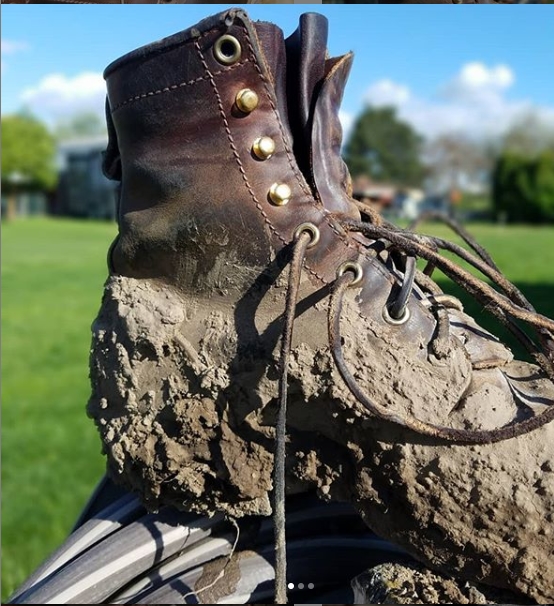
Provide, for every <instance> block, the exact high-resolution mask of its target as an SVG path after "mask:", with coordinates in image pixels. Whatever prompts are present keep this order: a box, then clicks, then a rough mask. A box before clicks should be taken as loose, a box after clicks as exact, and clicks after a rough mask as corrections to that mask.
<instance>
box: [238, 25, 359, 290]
mask: <svg viewBox="0 0 554 606" xmlns="http://www.w3.org/2000/svg"><path fill="white" fill-rule="evenodd" d="M243 29H244V32H245V36H246V40H247V43H248V48H249V50H250V53H251V56H252V62H253V64H254V66H255V68H256V71H257V72H258V75H259V76H260V79H261V80H262V82H263V83H264V88H265V89H266V93H267V94H268V97H269V102H270V103H271V107H272V109H273V112H274V113H275V116H276V118H277V122H278V123H279V129H280V130H281V136H282V138H283V142H284V145H285V150H286V152H287V157H288V159H289V164H290V167H291V169H292V171H293V172H294V175H295V177H296V179H297V181H298V183H299V184H300V186H301V187H302V189H303V190H304V192H305V193H306V194H307V195H308V198H309V199H310V204H311V205H312V206H313V207H314V208H316V209H317V210H318V211H320V212H321V213H322V214H323V218H324V220H325V222H326V223H327V225H328V226H329V227H330V228H331V230H332V231H333V232H334V233H335V235H336V236H337V237H338V238H339V240H341V241H342V242H343V243H344V244H345V245H346V246H347V247H348V248H351V249H352V250H354V251H356V252H357V254H361V255H363V256H364V257H366V256H367V255H366V251H365V249H363V247H362V245H361V244H360V245H358V243H356V244H353V243H352V242H351V241H350V240H349V239H348V238H347V236H345V235H344V234H341V232H340V231H338V229H337V228H336V227H335V226H334V225H333V223H332V222H331V219H330V218H329V216H328V215H327V213H326V212H325V207H323V209H322V208H320V207H319V206H318V204H317V202H316V200H315V199H314V196H313V194H312V192H311V191H310V190H309V189H306V186H305V185H304V183H303V181H304V179H303V177H301V176H300V175H299V174H298V169H297V168H296V166H295V163H294V162H293V161H292V158H291V153H292V152H291V150H290V148H289V146H288V145H287V140H286V135H285V129H284V126H283V123H282V122H281V118H280V116H279V112H278V110H277V107H276V106H275V104H274V103H273V100H272V99H271V95H270V92H269V91H268V85H267V80H266V78H265V77H264V75H263V73H262V71H261V68H260V66H259V65H258V60H257V58H256V53H255V52H254V48H253V47H252V44H251V42H250V37H249V34H248V30H247V29H246V27H244V26H243ZM367 258H368V259H370V258H369V257H367ZM306 267H307V266H306ZM310 271H311V270H310ZM312 273H313V272H312ZM316 275H317V274H316ZM318 277H320V276H318ZM321 279H323V278H321ZM324 282H326V280H324Z"/></svg>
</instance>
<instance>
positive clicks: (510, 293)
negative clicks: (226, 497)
mask: <svg viewBox="0 0 554 606" xmlns="http://www.w3.org/2000/svg"><path fill="white" fill-rule="evenodd" d="M355 204H356V205H357V206H358V208H359V210H360V211H361V214H362V217H364V216H365V217H366V220H362V221H355V220H352V219H350V218H345V217H340V216H337V215H335V216H334V218H335V219H336V220H337V221H338V222H339V223H340V225H341V226H342V227H343V229H344V230H345V231H347V232H358V233H361V234H363V235H364V236H366V237H368V238H370V239H371V240H372V241H373V244H372V248H371V249H369V248H368V249H367V252H368V254H371V255H374V256H377V255H378V254H379V253H380V252H382V251H384V250H387V252H388V253H389V256H390V257H391V258H392V259H394V261H395V267H397V268H398V267H399V268H400V269H401V275H400V277H399V281H400V286H399V288H398V292H397V294H396V296H395V297H394V299H393V301H392V303H391V304H389V305H388V306H387V307H386V309H384V310H383V314H384V316H385V318H386V319H387V320H388V321H390V322H391V323H393V324H403V323H404V322H406V321H408V320H409V309H408V300H409V298H410V296H411V295H412V292H413V290H414V288H415V287H416V286H417V287H418V288H419V289H420V291H422V292H424V293H425V297H424V298H423V299H422V300H421V303H422V304H424V305H425V306H426V307H428V308H429V310H430V311H431V312H432V313H433V315H434V317H435V319H436V321H437V330H436V334H435V335H434V338H433V340H432V342H431V348H432V352H433V353H434V355H435V356H437V357H439V358H440V357H445V356H446V355H448V352H449V348H448V343H449V340H450V332H449V331H450V322H449V319H448V309H449V308H455V309H459V310H461V309H462V306H461V303H460V301H459V300H458V299H456V298H455V297H453V296H451V295H448V294H445V293H443V292H442V290H441V289H440V288H439V286H438V285H437V284H436V283H435V282H434V281H433V280H432V279H431V276H432V274H433V271H434V270H435V268H438V269H440V270H441V271H442V272H443V273H444V274H445V275H446V276H448V277H449V278H451V279H452V280H453V281H454V282H455V283H456V284H458V285H460V286H461V287H462V288H464V290H466V291H467V292H468V293H470V294H471V295H472V296H473V297H474V298H475V299H477V300H478V301H479V302H480V303H482V305H483V307H484V308H485V309H487V310H488V311H489V312H490V313H492V314H493V315H494V316H495V317H496V318H497V319H498V320H499V321H500V322H502V323H503V324H505V325H506V326H507V328H508V329H509V330H510V331H511V332H512V333H513V334H514V335H515V337H516V338H517V339H518V340H519V341H520V342H521V344H522V345H523V346H524V347H525V348H526V350H527V351H528V352H529V353H530V355H531V356H532V357H533V359H534V360H535V361H536V362H537V364H538V365H539V366H540V368H541V369H542V370H543V371H544V373H545V375H546V376H547V377H548V378H549V379H550V380H551V381H553V382H554V321H552V320H551V319H549V318H547V317H545V316H543V315H541V314H539V313H537V312H536V311H535V309H534V308H533V306H532V305H531V304H530V303H529V301H527V299H526V298H525V297H524V295H523V294H522V293H521V291H520V290H519V289H518V288H516V287H515V286H514V285H513V284H512V283H511V282H510V281H509V280H508V279H507V278H506V277H505V276H504V275H503V274H502V273H501V272H500V271H499V269H498V267H497V266H496V265H495V263H494V261H493V260H492V258H491V257H490V255H489V254H488V252H487V251H486V250H485V249H484V248H483V247H482V246H480V245H479V244H478V243H477V242H476V241H475V240H474V239H473V238H472V237H471V236H470V235H469V233H468V232H467V231H466V230H465V229H464V228H463V227H462V226H461V225H459V224H458V223H457V222H455V221H454V220H452V219H451V218H449V217H447V216H445V215H442V214H434V213H427V214H425V215H422V216H421V217H420V218H419V219H418V220H416V221H415V222H413V223H412V224H411V225H410V226H409V227H408V228H407V229H401V228H399V227H397V226H395V225H393V224H391V223H389V222H387V221H384V220H383V219H382V218H381V217H380V216H379V215H378V214H377V213H376V212H375V211H373V210H372V209H371V208H370V207H368V206H366V205H364V204H363V203H361V202H357V201H355ZM429 218H433V219H439V220H441V221H443V222H444V223H446V224H447V225H448V226H449V227H450V228H451V229H452V230H453V231H455V232H456V233H457V234H458V235H459V236H460V237H461V238H462V239H463V240H464V242H465V243H466V244H467V245H468V246H469V248H470V249H472V251H473V253H475V254H472V253H471V252H469V251H468V250H466V249H465V248H463V247H461V246H459V245H457V244H455V243H452V242H449V241H447V240H444V239H442V238H439V237H434V236H427V235H420V234H417V233H415V232H414V229H415V227H416V226H417V224H418V223H419V222H420V221H422V220H425V219H429ZM302 227H303V226H301V228H302ZM308 227H309V226H306V228H303V229H301V228H299V229H298V230H297V231H296V234H295V237H294V239H293V242H292V256H291V259H290V270H289V278H288V289H287V296H286V306H285V316H284V319H285V322H284V328H283V336H282V340H281V352H280V362H279V396H278V401H279V411H278V418H277V426H276V445H275V464H274V524H275V561H276V567H275V588H276V591H275V603H277V604H286V603H287V602H286V600H287V585H286V542H285V443H286V407H287V376H288V366H289V357H290V351H291V342H292V334H293V326H294V318H295V313H296V304H297V300H298V290H299V284H300V277H301V273H302V267H303V262H304V258H305V255H306V251H307V250H308V248H309V247H310V246H312V245H314V244H315V243H316V240H317V238H315V235H314V234H315V233H316V232H315V231H314V230H310V229H308ZM375 241H376V242H378V243H379V245H378V246H375ZM440 250H443V251H447V252H450V253H453V254H454V255H457V256H458V257H459V258H460V259H463V260H464V261H465V262H467V263H468V264H469V265H470V266H472V267H474V268H475V269H477V270H479V271H480V272H481V274H482V275H483V276H485V277H486V278H488V279H489V280H490V281H491V282H492V283H493V284H495V285H496V286H497V287H498V288H499V289H500V290H497V289H495V288H493V287H492V286H490V285H489V284H487V283H486V282H484V281H483V280H482V279H479V278H477V277H475V276H474V275H473V274H471V273H470V272H468V271H467V270H465V269H463V268H462V267H460V266H459V265H458V264H456V263H455V262H453V261H451V260H450V259H448V258H447V257H445V256H444V255H442V254H441V253H440V252H439V251H440ZM418 258H421V259H424V260H426V261H427V265H426V266H425V268H424V269H423V270H419V269H417V267H416V260H417V259H418ZM361 282H362V268H361V266H360V265H359V264H358V263H356V262H347V263H345V264H343V265H342V266H341V267H340V268H339V270H338V271H337V278H336V280H335V283H334V285H333V289H332V294H331V299H330V303H329V312H328V330H329V344H330V347H331V352H332V355H333V359H334V361H335V364H336V365H337V369H338V370H339V373H340V375H341V376H342V378H343V380H344V382H345V383H346V385H347V386H348V388H349V390H350V392H351V393H352V395H353V396H354V397H355V398H356V399H357V400H358V401H359V402H360V403H361V404H362V405H363V406H365V407H366V408H367V410H369V412H370V413H372V414H373V415H375V416H376V417H378V418H380V419H383V420H384V421H387V422H390V423H393V424H397V425H401V426H403V427H405V428H407V429H409V430H412V431H414V432H415V433H417V434H421V435H424V436H431V437H434V438H436V439H437V440H438V441H445V442H454V443H465V444H487V443H489V444H490V443H495V442H499V441H502V440H506V439H509V438H514V437H517V436H521V435H523V434H526V433H528V432H530V431H533V430H535V429H537V428H539V427H541V426H543V425H545V424H546V423H548V422H550V421H552V420H553V419H554V406H552V405H551V406H549V407H548V408H547V409H546V410H544V411H543V412H541V413H540V414H536V415H534V416H532V417H529V418H527V419H524V420H522V421H518V422H513V423H510V424H508V425H505V426H503V427H499V428H496V429H491V430H470V429H455V428H452V427H445V426H441V425H435V424H432V423H427V422H424V421H421V420H419V419H417V418H415V417H413V416H406V415H401V414H398V413H395V412H393V411H391V410H389V409H388V408H387V407H386V406H383V405H382V404H381V403H379V402H375V401H373V400H372V399H371V398H370V397H369V396H368V395H367V394H366V393H365V392H364V390H363V389H362V387H361V386H360V385H359V384H358V383H357V381H356V380H355V378H354V376H353V375H352V373H351V372H350V370H349V368H348V366H347V364H346V362H345V359H344V355H343V345H342V343H343V339H342V336H341V330H340V317H341V310H342V306H343V300H344V295H345V293H346V291H347V290H348V289H349V288H352V287H356V286H357V285H358V284H360V283H361ZM517 321H523V322H526V323H527V324H529V325H530V326H531V327H532V328H533V329H534V332H535V334H536V339H537V341H538V344H537V343H535V341H533V340H532V339H531V338H530V337H529V336H528V334H527V333H526V332H524V331H523V329H522V328H521V327H520V326H519V325H518V324H517V323H516V322H517ZM550 404H552V402H550Z"/></svg>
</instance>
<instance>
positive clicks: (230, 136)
mask: <svg viewBox="0 0 554 606" xmlns="http://www.w3.org/2000/svg"><path fill="white" fill-rule="evenodd" d="M194 46H195V48H196V51H197V53H198V56H199V58H200V62H201V63H202V65H203V67H204V69H205V70H206V75H207V79H208V80H209V81H210V84H211V85H212V88H213V90H214V93H215V96H216V100H217V106H218V110H219V115H220V118H221V119H222V120H223V126H224V128H225V132H226V133H227V138H228V140H229V143H230V145H231V150H232V152H233V156H234V157H235V161H236V163H237V164H238V167H239V171H240V173H241V176H242V179H243V181H244V183H245V185H246V189H247V190H248V193H249V194H250V196H251V198H252V200H253V202H254V204H255V205H256V208H257V209H258V210H259V212H260V213H261V215H262V217H263V219H264V222H265V223H266V225H267V226H268V227H269V229H270V230H271V231H272V232H273V233H274V235H275V236H277V238H279V240H281V242H282V243H283V244H284V245H285V246H287V245H288V244H289V242H287V240H286V239H285V238H284V237H283V236H282V235H281V233H280V232H279V231H278V230H277V228H276V227H275V226H274V225H273V223H272V222H271V219H270V218H269V217H268V216H267V213H266V212H265V211H264V209H263V207H262V205H261V204H260V201H259V200H258V198H257V197H256V194H255V193H254V190H253V189H252V186H251V185H250V181H249V180H248V176H247V175H246V170H245V169H244V166H243V164H242V160H241V159H240V154H239V152H238V149H237V146H236V145H235V140H234V138H233V134H232V133H231V129H230V127H229V121H228V120H227V115H226V113H225V109H224V107H223V101H222V100H221V95H220V94H219V89H218V88H217V84H216V82H215V80H214V75H213V74H212V73H211V71H210V68H209V67H208V64H207V63H206V60H205V58H204V54H203V53H202V49H201V48H200V45H199V44H198V41H197V40H195V41H194ZM304 266H305V267H306V269H307V270H308V271H309V272H310V273H311V274H312V275H314V276H315V277H316V278H318V279H319V280H320V281H321V282H323V283H324V284H328V282H327V281H326V280H325V279H324V278H323V277H322V276H320V275H319V274H318V273H317V272H315V271H314V270H313V269H312V268H311V267H309V266H308V265H306V264H304Z"/></svg>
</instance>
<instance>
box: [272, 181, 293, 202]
mask: <svg viewBox="0 0 554 606" xmlns="http://www.w3.org/2000/svg"><path fill="white" fill-rule="evenodd" d="M291 196H292V192H291V190H290V187H289V186H288V185H287V184H286V183H274V184H273V185H272V186H271V187H270V188H269V197H270V199H271V201H272V202H273V204H276V205H277V206H284V205H285V204H288V202H289V200H290V197H291Z"/></svg>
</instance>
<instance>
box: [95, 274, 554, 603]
mask: <svg viewBox="0 0 554 606" xmlns="http://www.w3.org/2000/svg"><path fill="white" fill-rule="evenodd" d="M281 303H282V301H279V304H278V305H276V304H275V302H272V303H271V304H270V305H269V306H268V310H265V311H264V310H262V311H260V310H257V311H256V314H255V317H252V318H251V319H249V320H248V322H244V317H242V316H241V317H240V318H237V317H235V316H236V314H235V311H236V309H235V305H234V304H232V303H230V302H228V301H226V300H225V298H224V296H223V295H222V296H221V298H220V299H214V298H212V299H210V300H202V299H194V298H190V297H185V296H184V295H183V294H181V293H179V292H178V291H176V290H174V289H172V288H171V287H168V286H165V285H162V284H159V283H156V282H154V281H147V280H134V279H130V278H121V277H112V278H110V279H109V281H108V283H107V285H106V289H105V294H104V299H103V302H102V306H101V309H100V312H99V315H98V318H97V319H96V321H95V323H94V325H93V343H92V352H91V382H92V395H91V398H90V401H89V403H88V413H89V415H90V416H91V417H92V418H94V420H95V422H96V424H97V426H98V428H99V430H100V434H101V437H102V442H103V449H104V452H105V453H106V455H107V461H108V471H109V473H110V475H111V476H112V478H113V479H114V480H116V481H118V482H119V483H122V484H124V485H125V486H127V488H129V489H130V490H132V491H134V492H136V493H138V494H139V495H140V496H141V497H142V499H143V501H144V502H145V504H146V505H147V506H148V507H149V508H150V509H154V510H155V509H156V508H158V507H159V506H160V505H162V504H170V505H173V506H176V507H178V508H180V509H187V510H192V511H196V512H199V513H203V514H208V515H210V514H214V513H216V512H226V513H228V514H230V515H232V516H235V517H241V516H244V515H249V514H261V515H269V514H270V513H271V505H270V498H269V495H270V492H271V489H272V467H273V436H274V430H273V427H274V424H275V417H276V401H277V380H278V372H277V367H278V364H277V362H278V359H277V357H278V337H279V335H280V332H279V326H280V323H279V322H280V314H281V313H282V309H283V308H284V305H282V304H281ZM349 305H354V304H353V303H352V301H349V302H348V301H347V303H346V305H345V312H344V316H345V320H344V321H343V336H344V340H345V346H344V347H345V358H346V360H347V363H348V364H349V365H350V367H351V369H352V372H353V373H354V375H355V376H356V378H357V380H358V381H359V382H360V383H361V384H362V385H364V388H365V389H366V390H367V391H368V392H369V393H372V394H374V396H375V397H378V398H380V399H381V400H382V401H383V402H385V403H387V405H389V406H390V407H391V408H392V409H395V410H398V411H406V410H407V411H409V412H411V413H413V414H414V415H415V416H417V417H418V418H421V419H429V420H432V421H434V422H436V423H438V424H440V423H445V424H450V425H452V426H458V427H468V426H470V427H483V428H487V427H491V426H496V424H497V423H499V422H501V423H505V422H507V421H508V420H509V419H511V418H513V416H514V410H512V409H511V408H510V407H511V405H509V406H508V405H507V407H506V408H504V409H502V407H497V409H496V410H490V411H487V410H482V409H481V408H482V404H481V396H480V395H479V394H480V392H479V389H480V388H479V385H477V386H476V387H475V389H474V391H473V392H472V393H471V394H469V397H467V398H466V400H465V403H464V405H463V406H460V405H459V404H460V394H463V393H464V391H465V390H467V389H468V385H469V383H470V379H471V373H472V369H471V364H470V363H469V361H468V358H467V356H466V355H465V354H464V353H463V350H462V348H461V347H457V346H455V347H454V348H453V350H452V352H451V356H450V357H449V358H448V359H445V360H442V361H440V364H443V365H444V372H442V371H441V369H440V368H439V370H438V371H436V372H433V373H431V372H429V369H428V367H427V366H426V365H425V364H424V363H423V362H422V361H421V356H420V357H418V355H419V354H417V352H418V351H420V350H421V347H420V345H419V344H418V343H417V341H414V343H410V344H408V345H407V347H403V344H399V343H396V342H395V336H394V334H393V333H391V334H383V333H382V331H381V332H380V331H379V329H378V327H377V326H375V325H373V324H372V322H371V321H370V320H369V319H362V320H360V319H359V318H358V319H357V320H356V321H351V320H350V319H349V318H351V317H352V318H353V317H355V316H354V314H349V310H348V306H349ZM310 313H314V314H315V313H317V310H315V311H314V310H313V309H312V310H311V311H310V310H309V311H307V312H305V314H304V317H306V316H308V315H309V314H310ZM306 325H308V323H307V322H306ZM302 330H303V324H302V321H299V323H298V327H296V326H295V334H296V340H295V342H294V343H293V345H294V347H293V351H292V354H291V361H290V366H289V404H288V417H287V425H288V443H287V490H288V492H289V493H291V492H295V491H303V490H308V489H315V490H316V491H317V492H318V493H319V495H320V496H321V497H322V498H325V499H336V500H348V501H350V502H352V503H353V504H354V505H355V506H356V507H357V508H358V510H359V512H360V513H361V515H362V517H363V518H364V520H365V521H366V523H367V524H368V525H369V526H370V527H371V528H372V529H373V530H374V531H375V532H376V533H377V534H379V535H380V536H383V537H384V538H387V539H389V540H391V541H393V542H395V543H397V544H399V545H401V546H402V547H404V548H405V549H406V550H407V551H408V552H409V553H410V554H411V555H413V556H415V557H416V558H418V559H419V560H421V561H422V562H425V563H426V564H427V565H429V566H430V567H432V568H433V569H435V570H442V571H445V572H446V573H451V574H452V573H453V571H455V572H456V576H459V577H460V578H463V579H467V580H471V581H474V580H476V581H479V582H482V583H484V584H488V585H492V586H496V587H501V588H507V589H511V590H514V591H517V592H521V593H523V594H525V595H527V596H529V597H531V598H533V599H536V600H537V601H539V602H541V601H543V603H544V601H552V600H553V599H554V518H553V515H554V514H553V512H554V471H553V469H554V468H553V466H552V460H554V424H552V423H551V424H549V425H546V426H544V427H543V428H541V429H539V430H537V431H534V432H532V433H530V434H528V435H524V436H522V437H520V438H517V439H511V440H507V441H504V442H500V443H498V444H492V445H486V444H485V445H479V446H468V445H452V444H447V443H441V442H437V441H433V439H432V438H424V437H421V436H414V435H413V434H411V433H409V432H407V431H404V430H403V429H402V428H400V427H398V426H392V425H390V424H387V423H384V422H382V421H379V420H378V419H375V418H374V417H372V416H371V415H369V414H368V413H367V411H366V410H365V409H364V408H363V407H362V406H361V405H360V404H359V403H358V402H357V401H356V400H354V398H353V397H352V396H351V394H350V392H349V391H348V390H347V388H346V387H345V386H344V383H343V382H342V380H341V378H340V376H339V375H338V372H337V370H336V368H335V365H334V363H333V360H332V358H331V355H330V352H329V349H328V347H327V346H326V345H322V346H321V347H319V346H317V347H316V346H310V345H308V344H307V343H310V342H313V339H312V341H310V340H309V339H306V338H304V336H305V335H303V333H302ZM322 331H324V328H322ZM268 335H269V337H268ZM360 335H365V336H364V338H360ZM262 337H263V338H262ZM270 337H271V338H270ZM323 337H324V335H323ZM321 340H322V342H323V341H324V340H325V339H324V338H322V339H321ZM455 343H456V341H454V344H455ZM409 347H412V348H413V350H414V351H409V350H408V351H407V348H408V349H409ZM376 351H377V352H381V353H380V355H379V356H376V353H375V352H376ZM414 352H415V353H414ZM506 364H507V365H508V364H515V363H510V362H508V361H507V362H506ZM516 370H517V368H516V367H514V372H516ZM485 372H491V373H493V372H494V371H493V370H491V371H488V370H487V371H485ZM414 373H415V375H417V378H418V380H417V381H414V376H415V375H414ZM508 408H510V409H508ZM515 412H516V413H517V410H516V411H515ZM499 420H500V421H499Z"/></svg>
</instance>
